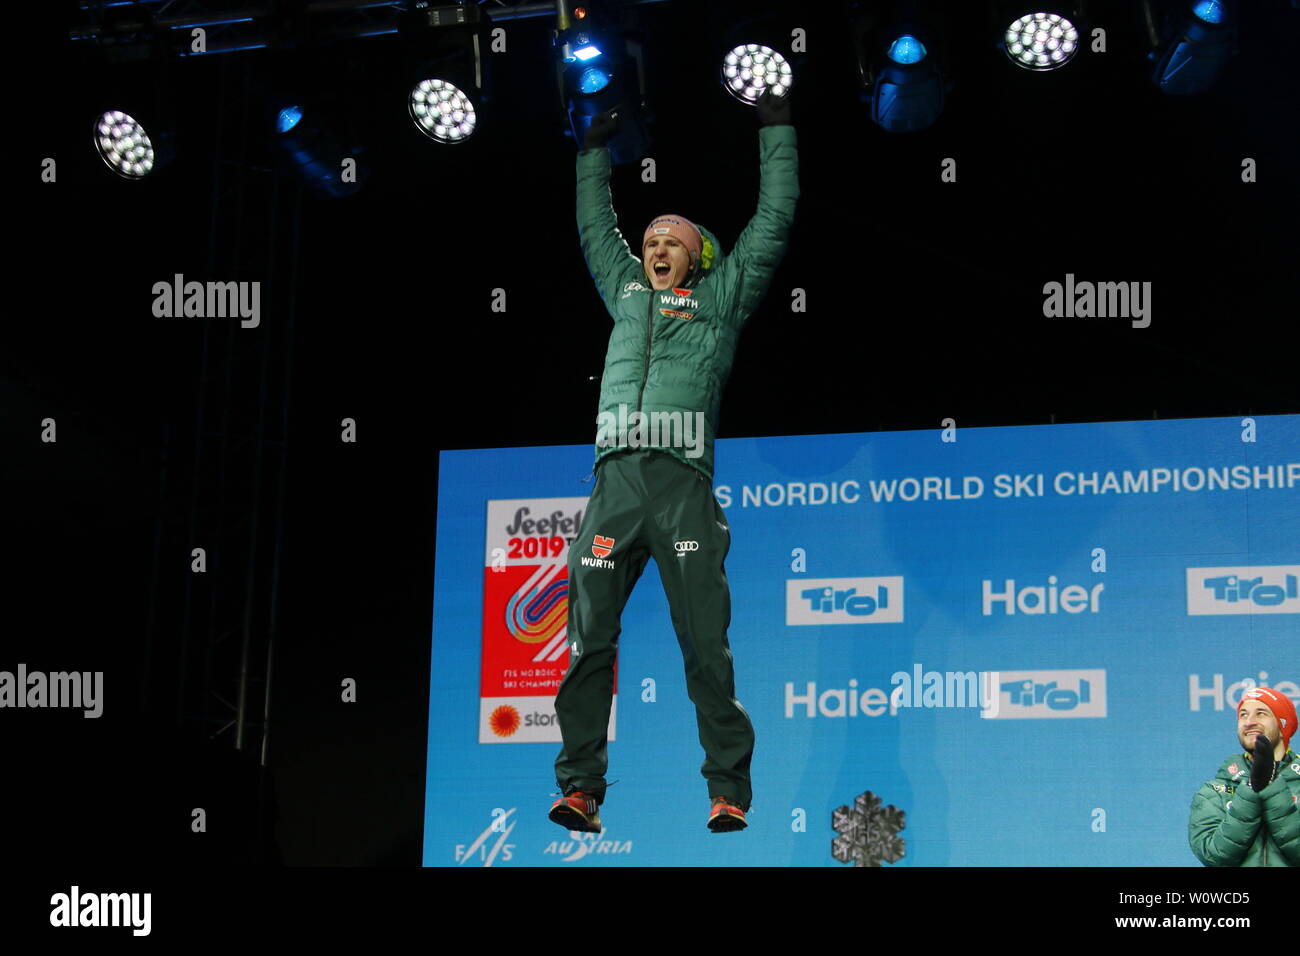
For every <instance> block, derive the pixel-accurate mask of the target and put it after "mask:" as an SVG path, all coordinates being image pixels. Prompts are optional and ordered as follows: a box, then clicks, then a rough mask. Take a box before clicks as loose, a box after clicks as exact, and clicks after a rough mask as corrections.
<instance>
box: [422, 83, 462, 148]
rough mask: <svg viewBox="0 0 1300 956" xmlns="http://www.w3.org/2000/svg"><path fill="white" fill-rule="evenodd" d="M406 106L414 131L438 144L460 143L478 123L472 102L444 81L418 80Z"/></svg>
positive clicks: (451, 84) (455, 87)
mask: <svg viewBox="0 0 1300 956" xmlns="http://www.w3.org/2000/svg"><path fill="white" fill-rule="evenodd" d="M408 107H409V110H410V113H411V119H412V120H413V121H414V122H415V127H416V129H418V130H419V131H420V132H421V133H423V134H424V135H425V136H428V137H429V138H430V139H432V140H433V141H434V142H437V143H463V142H465V141H466V140H468V139H469V138H470V137H471V136H473V135H474V129H475V127H476V125H477V124H478V113H477V112H476V111H475V109H474V103H473V101H471V100H470V98H469V96H468V95H466V94H465V93H464V92H463V91H462V90H460V89H459V88H458V87H457V86H456V85H455V84H453V83H448V82H447V81H445V80H421V81H420V82H419V83H417V84H416V86H415V88H414V89H412V90H411V97H410V101H409V103H408Z"/></svg>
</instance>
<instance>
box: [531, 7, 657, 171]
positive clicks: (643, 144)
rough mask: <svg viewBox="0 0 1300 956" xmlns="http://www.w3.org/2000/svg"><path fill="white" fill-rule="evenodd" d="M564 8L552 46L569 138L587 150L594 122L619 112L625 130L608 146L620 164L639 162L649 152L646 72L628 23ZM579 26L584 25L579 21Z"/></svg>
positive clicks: (613, 160)
mask: <svg viewBox="0 0 1300 956" xmlns="http://www.w3.org/2000/svg"><path fill="white" fill-rule="evenodd" d="M564 6H565V5H564V4H561V5H560V9H559V11H558V17H557V21H556V25H557V29H556V30H555V32H554V34H553V37H552V42H553V44H554V46H555V48H556V52H557V57H556V68H557V77H556V79H557V85H558V87H559V92H560V101H561V103H562V104H563V107H564V111H565V113H566V114H567V118H568V129H566V130H565V135H566V136H571V137H573V139H574V140H575V142H577V143H578V144H579V148H582V144H583V143H584V142H585V140H586V135H587V130H588V129H590V127H591V121H592V118H593V117H595V116H596V114H598V113H603V112H605V111H606V110H609V109H612V108H613V107H615V106H618V107H620V110H619V112H620V116H619V120H620V129H619V132H618V133H617V134H616V135H615V136H614V137H612V138H611V139H610V140H609V142H608V143H607V146H608V148H609V151H610V162H611V163H612V164H613V165H615V166H619V165H625V164H627V163H633V162H639V161H640V160H641V159H642V158H643V157H644V156H645V155H646V153H647V152H648V150H649V142H650V138H649V134H648V132H647V130H646V118H645V115H644V107H645V104H646V96H645V89H644V77H645V70H644V67H643V66H642V65H641V61H640V58H639V51H640V47H639V46H638V45H637V44H636V43H634V42H633V38H632V37H631V36H630V35H629V28H628V27H627V23H626V21H624V22H623V23H622V24H619V23H615V22H613V21H612V20H610V19H609V18H607V17H605V16H602V14H601V12H600V10H599V9H597V8H596V7H594V6H585V7H578V8H575V9H574V10H573V11H572V13H569V12H567V11H566V10H565V9H564ZM579 21H580V22H579Z"/></svg>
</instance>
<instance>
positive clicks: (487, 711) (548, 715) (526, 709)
mask: <svg viewBox="0 0 1300 956" xmlns="http://www.w3.org/2000/svg"><path fill="white" fill-rule="evenodd" d="M617 713H618V695H617V694H615V695H614V701H613V704H612V705H611V707H610V709H609V739H610V740H613V739H614V718H615V716H616V715H617ZM478 726H479V732H478V742H479V743H481V744H558V743H562V742H563V741H562V739H561V737H560V722H559V718H557V717H556V716H555V696H554V695H551V696H549V697H484V698H483V699H481V700H480V701H479V717H478Z"/></svg>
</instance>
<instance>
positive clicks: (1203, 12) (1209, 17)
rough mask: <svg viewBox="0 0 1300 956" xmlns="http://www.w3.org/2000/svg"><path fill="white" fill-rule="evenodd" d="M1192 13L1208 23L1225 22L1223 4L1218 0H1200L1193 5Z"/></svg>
mask: <svg viewBox="0 0 1300 956" xmlns="http://www.w3.org/2000/svg"><path fill="white" fill-rule="evenodd" d="M1192 13H1194V14H1196V15H1197V16H1198V17H1200V18H1201V19H1202V20H1204V21H1205V22H1206V23H1222V22H1223V4H1221V3H1217V2H1216V0H1200V2H1199V3H1197V4H1196V5H1195V6H1194V7H1192Z"/></svg>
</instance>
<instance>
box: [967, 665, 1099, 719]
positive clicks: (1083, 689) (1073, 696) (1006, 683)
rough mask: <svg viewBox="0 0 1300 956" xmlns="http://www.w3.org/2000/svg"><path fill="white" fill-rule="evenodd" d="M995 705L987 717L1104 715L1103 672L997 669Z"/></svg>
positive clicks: (983, 715)
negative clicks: (997, 681) (996, 703)
mask: <svg viewBox="0 0 1300 956" xmlns="http://www.w3.org/2000/svg"><path fill="white" fill-rule="evenodd" d="M999 678H1000V680H999V683H998V706H997V707H996V708H993V709H992V710H991V711H988V710H986V711H984V712H983V713H982V714H981V716H982V717H985V718H988V719H990V720H999V719H1000V720H1011V719H1016V718H1024V717H1105V716H1106V672H1105V671H1104V670H1085V671H1000V672H999Z"/></svg>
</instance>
